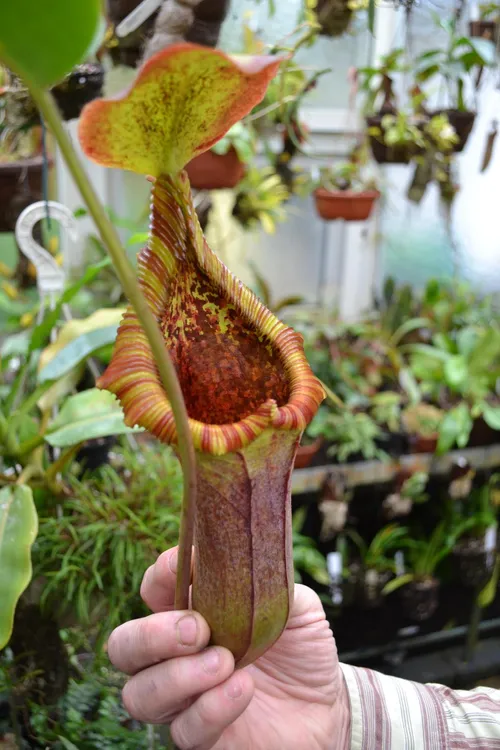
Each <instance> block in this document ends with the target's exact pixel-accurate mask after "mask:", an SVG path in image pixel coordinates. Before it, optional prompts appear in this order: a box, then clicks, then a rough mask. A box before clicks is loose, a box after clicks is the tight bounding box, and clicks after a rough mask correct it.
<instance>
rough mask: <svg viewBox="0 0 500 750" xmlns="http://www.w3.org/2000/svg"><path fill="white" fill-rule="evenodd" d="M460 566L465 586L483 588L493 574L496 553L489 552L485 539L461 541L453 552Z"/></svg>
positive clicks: (460, 575) (459, 572)
mask: <svg viewBox="0 0 500 750" xmlns="http://www.w3.org/2000/svg"><path fill="white" fill-rule="evenodd" d="M453 557H454V558H455V560H456V562H457V565H458V575H459V578H460V581H461V582H462V583H463V584H464V586H471V587H474V588H483V587H484V586H486V584H487V583H488V581H489V580H490V578H491V576H492V574H493V568H494V567H495V552H494V551H492V552H487V551H486V550H485V548H484V539H482V538H480V537H467V538H465V539H461V540H460V541H459V542H458V543H457V544H456V546H455V549H454V550H453Z"/></svg>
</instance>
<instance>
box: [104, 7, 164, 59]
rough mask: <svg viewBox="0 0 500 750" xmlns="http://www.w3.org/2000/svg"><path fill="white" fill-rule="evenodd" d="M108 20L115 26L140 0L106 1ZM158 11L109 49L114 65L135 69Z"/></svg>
mask: <svg viewBox="0 0 500 750" xmlns="http://www.w3.org/2000/svg"><path fill="white" fill-rule="evenodd" d="M107 4H108V18H109V20H110V21H111V23H112V24H113V26H115V27H116V26H117V25H118V24H119V23H120V22H121V21H123V20H124V18H127V16H129V15H130V13H132V11H133V10H135V9H136V8H137V6H138V5H140V4H141V0H107ZM158 12H159V9H158V10H157V11H155V12H154V13H153V14H152V15H151V16H150V17H149V18H148V19H147V20H146V21H145V22H144V23H143V24H141V26H139V28H138V29H136V30H135V31H133V32H132V33H131V34H128V36H126V37H123V38H120V39H117V40H116V41H117V43H116V44H114V45H113V46H111V47H110V48H109V54H110V56H111V59H112V60H113V62H114V63H115V65H126V66H127V67H129V68H135V67H136V66H137V64H138V63H140V62H141V60H142V53H143V48H144V43H145V41H146V39H147V38H148V37H149V36H150V35H151V34H152V32H153V28H154V24H155V21H156V17H157V16H158Z"/></svg>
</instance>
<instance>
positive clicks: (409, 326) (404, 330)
mask: <svg viewBox="0 0 500 750" xmlns="http://www.w3.org/2000/svg"><path fill="white" fill-rule="evenodd" d="M430 325H431V321H430V320H429V319H428V318H410V319H409V320H405V322H404V323H402V324H401V325H400V326H399V328H398V329H397V331H394V333H393V334H392V336H391V339H390V344H391V345H392V346H397V345H398V344H399V343H400V342H401V341H402V340H403V339H404V338H405V336H408V334H409V333H412V331H418V330H419V329H420V328H429V326H430Z"/></svg>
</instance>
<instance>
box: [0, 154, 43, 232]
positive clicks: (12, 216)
mask: <svg viewBox="0 0 500 750" xmlns="http://www.w3.org/2000/svg"><path fill="white" fill-rule="evenodd" d="M42 198H43V157H42V156H34V157H32V158H31V159H22V160H20V161H13V162H5V163H0V232H13V231H14V230H15V228H16V221H17V219H18V217H19V214H21V213H22V211H23V210H24V209H25V208H26V207H27V206H29V205H31V204H32V203H35V202H36V201H40V200H42Z"/></svg>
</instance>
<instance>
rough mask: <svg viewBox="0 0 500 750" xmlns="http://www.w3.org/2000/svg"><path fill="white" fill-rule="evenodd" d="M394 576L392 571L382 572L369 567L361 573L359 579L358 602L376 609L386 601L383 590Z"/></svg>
mask: <svg viewBox="0 0 500 750" xmlns="http://www.w3.org/2000/svg"><path fill="white" fill-rule="evenodd" d="M391 578H392V573H391V572H390V571H383V572H380V571H378V570H375V569H374V568H368V569H367V570H365V571H364V573H361V574H360V575H359V579H358V586H357V589H358V592H357V593H358V602H359V604H360V605H361V606H362V607H363V608H364V609H375V608H376V607H380V606H381V605H382V603H383V602H384V599H385V597H384V595H383V593H382V590H383V588H384V586H385V585H386V584H387V583H389V581H390V580H391Z"/></svg>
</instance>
